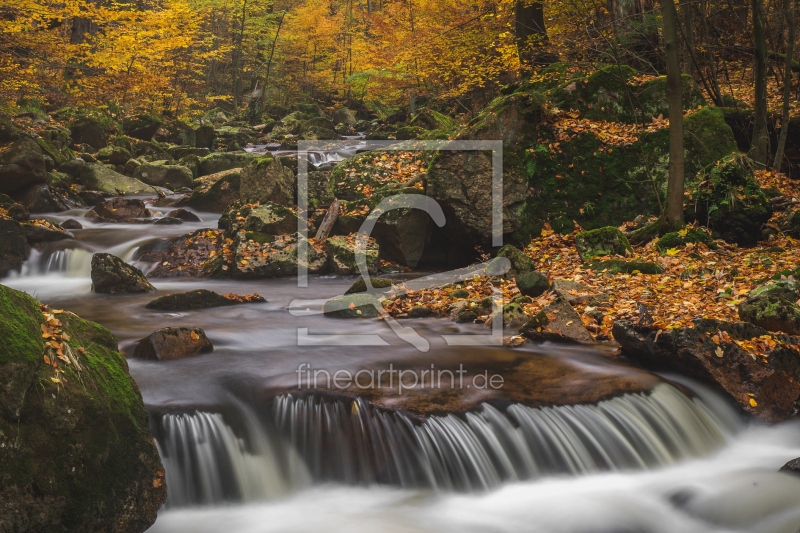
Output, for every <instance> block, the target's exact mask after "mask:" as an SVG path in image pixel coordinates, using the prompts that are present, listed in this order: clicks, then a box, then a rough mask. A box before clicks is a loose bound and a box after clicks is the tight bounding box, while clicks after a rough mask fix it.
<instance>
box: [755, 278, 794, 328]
mask: <svg viewBox="0 0 800 533" xmlns="http://www.w3.org/2000/svg"><path fill="white" fill-rule="evenodd" d="M766 295H773V296H777V297H778V298H781V299H783V300H786V301H787V302H796V301H797V299H798V297H800V282H798V281H797V280H794V279H781V280H775V281H772V282H770V283H767V284H766V285H762V286H761V287H758V288H757V289H753V292H751V293H750V298H756V297H759V296H766ZM748 322H750V321H749V320H748Z"/></svg>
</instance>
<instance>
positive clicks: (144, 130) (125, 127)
mask: <svg viewBox="0 0 800 533" xmlns="http://www.w3.org/2000/svg"><path fill="white" fill-rule="evenodd" d="M161 124H162V122H161V118H160V117H158V116H156V115H148V114H141V115H136V116H133V117H127V118H124V119H123V120H122V132H123V133H124V134H125V135H127V136H129V137H133V138H135V139H141V140H143V141H149V140H150V139H152V138H153V135H155V134H156V132H157V131H158V128H160V127H161Z"/></svg>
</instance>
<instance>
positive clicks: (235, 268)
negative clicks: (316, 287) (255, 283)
mask: <svg viewBox="0 0 800 533" xmlns="http://www.w3.org/2000/svg"><path fill="white" fill-rule="evenodd" d="M301 242H304V243H305V247H306V250H307V251H308V256H307V261H305V262H302V261H301V259H300V256H299V245H300V243H301ZM328 258H329V254H328V252H327V249H323V250H318V249H317V248H315V247H314V246H312V245H311V243H309V242H308V241H307V240H306V239H305V238H304V237H303V236H302V235H300V234H299V233H295V234H292V235H280V236H277V237H276V236H272V235H268V234H265V233H257V232H245V234H244V237H243V238H241V239H237V241H236V246H235V249H234V251H233V262H232V265H230V267H227V266H226V267H225V268H230V271H231V273H232V276H233V277H234V278H237V279H259V278H279V277H287V276H296V275H297V269H298V265H300V264H304V266H305V267H306V269H307V272H308V273H309V274H323V273H326V272H327V271H328V262H329V259H328Z"/></svg>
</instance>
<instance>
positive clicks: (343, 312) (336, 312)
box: [322, 293, 381, 318]
mask: <svg viewBox="0 0 800 533" xmlns="http://www.w3.org/2000/svg"><path fill="white" fill-rule="evenodd" d="M380 305H381V304H380V302H379V301H378V300H377V299H375V297H374V296H372V295H371V294H366V293H359V294H350V295H347V296H341V297H339V298H333V299H331V300H328V301H327V302H325V305H324V306H323V308H322V311H323V313H324V314H325V316H327V317H331V318H375V317H377V316H378V314H379V312H378V307H380Z"/></svg>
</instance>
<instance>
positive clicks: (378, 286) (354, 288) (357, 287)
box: [345, 278, 399, 294]
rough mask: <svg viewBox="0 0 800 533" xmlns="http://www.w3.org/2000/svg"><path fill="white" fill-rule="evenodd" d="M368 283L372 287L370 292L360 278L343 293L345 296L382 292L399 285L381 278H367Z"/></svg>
mask: <svg viewBox="0 0 800 533" xmlns="http://www.w3.org/2000/svg"><path fill="white" fill-rule="evenodd" d="M369 282H370V284H371V285H372V289H371V290H369V291H368V290H367V282H366V281H364V278H360V279H359V280H358V281H356V282H355V283H353V284H352V285H350V288H349V289H347V291H345V294H356V293H359V292H384V291H386V290H389V289H391V288H392V286H393V285H395V284H396V283H399V282H397V281H392V280H389V279H382V278H369Z"/></svg>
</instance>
